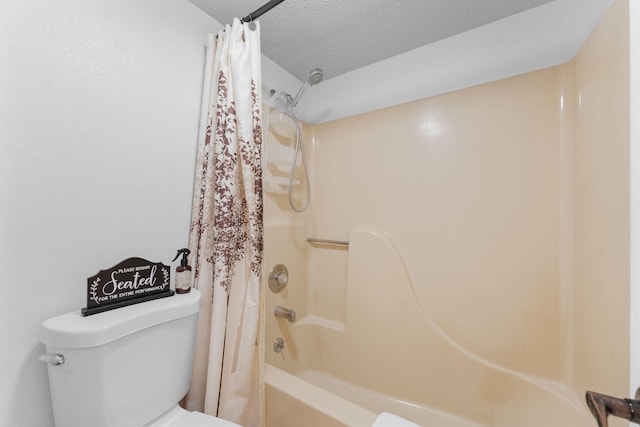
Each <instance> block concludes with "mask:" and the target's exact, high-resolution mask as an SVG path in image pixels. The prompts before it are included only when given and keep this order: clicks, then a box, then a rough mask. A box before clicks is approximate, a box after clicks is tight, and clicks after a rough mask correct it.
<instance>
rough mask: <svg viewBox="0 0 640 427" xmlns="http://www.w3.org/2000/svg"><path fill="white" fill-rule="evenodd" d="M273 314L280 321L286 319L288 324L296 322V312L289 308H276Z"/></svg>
mask: <svg viewBox="0 0 640 427" xmlns="http://www.w3.org/2000/svg"><path fill="white" fill-rule="evenodd" d="M273 313H274V314H275V315H276V317H280V318H282V319H287V320H288V321H289V322H295V321H296V312H295V311H294V310H291V309H289V308H284V307H282V306H280V305H279V306H277V307H276V309H275V310H274V311H273Z"/></svg>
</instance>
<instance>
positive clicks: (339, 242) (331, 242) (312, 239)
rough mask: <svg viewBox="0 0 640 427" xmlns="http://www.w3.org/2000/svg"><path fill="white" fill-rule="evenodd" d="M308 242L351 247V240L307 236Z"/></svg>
mask: <svg viewBox="0 0 640 427" xmlns="http://www.w3.org/2000/svg"><path fill="white" fill-rule="evenodd" d="M307 242H309V243H320V244H323V245H336V246H346V247H349V242H345V241H344V240H331V239H316V238H315V237H307Z"/></svg>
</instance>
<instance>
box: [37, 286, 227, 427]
mask: <svg viewBox="0 0 640 427" xmlns="http://www.w3.org/2000/svg"><path fill="white" fill-rule="evenodd" d="M199 309H200V293H199V292H198V291H197V290H196V289H192V290H191V292H190V293H188V294H182V295H174V296H172V297H168V298H161V299H158V300H155V301H149V302H144V303H140V304H134V305H131V306H128V307H124V308H119V309H116V310H111V311H106V312H103V313H100V314H95V315H92V316H87V317H83V316H82V314H81V313H80V311H75V312H72V313H67V314H63V315H61V316H57V317H54V318H52V319H49V320H46V321H45V322H44V323H43V324H42V326H43V328H42V336H41V341H42V343H43V344H44V345H45V346H46V355H44V356H43V357H41V358H40V359H41V360H43V361H46V362H48V363H49V367H48V370H49V385H50V390H51V401H52V403H53V413H54V418H55V424H56V426H58V427H89V426H90V427H143V426H144V427H239V426H238V424H235V423H231V422H229V421H225V420H222V419H220V418H215V417H212V416H209V415H205V414H202V413H199V412H189V411H186V410H184V409H182V408H180V407H179V406H178V401H180V399H182V397H184V395H185V394H186V393H187V391H188V389H189V384H190V383H191V367H192V364H193V355H194V350H195V342H196V330H197V326H198V311H199Z"/></svg>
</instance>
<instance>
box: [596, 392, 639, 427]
mask: <svg viewBox="0 0 640 427" xmlns="http://www.w3.org/2000/svg"><path fill="white" fill-rule="evenodd" d="M639 397H640V389H638V391H636V399H635V400H632V399H626V398H625V399H619V398H617V397H611V396H607V395H605V394H600V393H596V392H593V391H587V392H586V400H587V406H589V409H590V410H591V413H592V414H593V416H594V417H595V419H596V421H597V422H598V427H608V426H609V423H608V421H607V417H608V416H609V414H611V415H613V416H614V417H619V418H624V419H625V420H628V421H631V422H632V423H636V424H640V400H638V398H639Z"/></svg>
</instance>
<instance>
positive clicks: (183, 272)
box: [173, 248, 191, 294]
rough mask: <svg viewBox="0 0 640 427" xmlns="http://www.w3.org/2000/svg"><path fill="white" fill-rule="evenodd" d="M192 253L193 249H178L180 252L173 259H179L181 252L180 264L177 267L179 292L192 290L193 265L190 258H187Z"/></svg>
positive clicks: (177, 291) (177, 287)
mask: <svg viewBox="0 0 640 427" xmlns="http://www.w3.org/2000/svg"><path fill="white" fill-rule="evenodd" d="M190 253H191V251H190V250H189V249H187V248H184V249H178V254H177V255H176V257H175V258H174V259H173V260H174V261H175V260H177V259H178V257H179V256H180V254H182V259H181V260H180V265H179V266H177V267H176V293H177V294H186V293H189V292H191V266H190V265H189V260H187V257H188V256H189V254H190Z"/></svg>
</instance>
